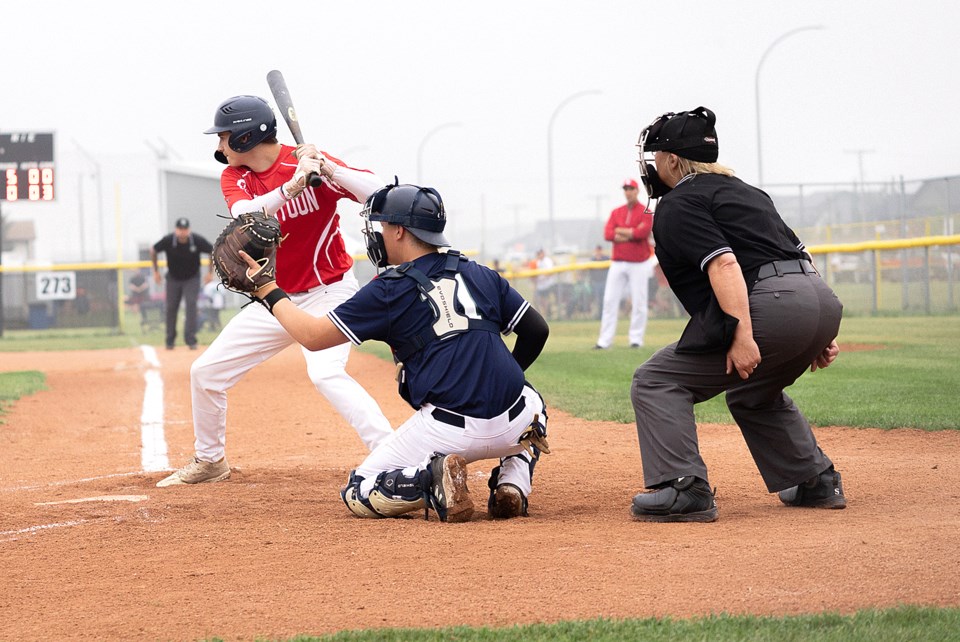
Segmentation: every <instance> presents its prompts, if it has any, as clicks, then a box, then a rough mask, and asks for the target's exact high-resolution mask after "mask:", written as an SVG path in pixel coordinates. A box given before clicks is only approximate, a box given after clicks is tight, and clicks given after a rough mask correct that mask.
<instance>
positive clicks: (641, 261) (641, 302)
mask: <svg viewBox="0 0 960 642" xmlns="http://www.w3.org/2000/svg"><path fill="white" fill-rule="evenodd" d="M638 187H639V186H638V185H637V181H635V180H633V179H632V178H628V179H627V180H625V181H624V182H623V193H624V195H625V196H626V197H627V203H626V205H623V206H621V207H618V208H617V209H615V210H613V211H612V212H610V218H609V220H607V226H606V228H605V229H604V234H603V236H604V238H605V239H607V240H608V241H610V242H612V243H613V256H612V260H611V262H610V270H609V271H608V272H607V283H606V287H605V289H604V293H603V316H602V318H601V320H600V337H599V338H598V339H597V345H596V346H594V349H595V350H605V349H607V348H609V347H610V346H611V345H613V337H614V335H616V333H617V316H618V312H619V310H620V301H621V300H622V299H623V292H624V288H627V287H629V292H630V301H631V303H632V308H631V312H630V333H629V339H630V347H632V348H639V347H640V346H642V345H643V335H644V333H645V332H646V330H647V286H648V284H649V282H650V276H651V275H652V273H653V265H654V262H653V261H651V260H650V259H651V257H652V255H653V249H652V248H651V246H650V231H651V230H652V229H653V212H651V211H650V210H648V209H647V208H646V206H644V205H643V204H641V203H640V201H639V200H637V194H638V189H637V188H638Z"/></svg>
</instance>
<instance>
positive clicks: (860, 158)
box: [843, 149, 876, 223]
mask: <svg viewBox="0 0 960 642" xmlns="http://www.w3.org/2000/svg"><path fill="white" fill-rule="evenodd" d="M875 151H876V150H873V149H845V150H843V153H844V154H856V155H857V167H858V169H859V176H860V182H859V183H858V185H859V189H858V190H857V216H858V218H859V219H860V222H861V223H863V222H865V220H866V218H865V216H864V212H863V202H862V201H863V194H864V188H863V183H864V181H863V156H864V154H872V153H874V152H875Z"/></svg>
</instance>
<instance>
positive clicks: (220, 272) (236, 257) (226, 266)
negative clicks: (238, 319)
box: [211, 211, 283, 298]
mask: <svg viewBox="0 0 960 642" xmlns="http://www.w3.org/2000/svg"><path fill="white" fill-rule="evenodd" d="M282 240H283V238H282V237H281V236H280V222H279V221H278V220H277V219H276V218H275V217H273V216H269V215H268V214H267V213H266V212H264V211H257V212H250V213H247V214H241V215H239V216H237V217H236V218H235V219H233V220H232V221H230V222H229V223H227V226H226V227H224V228H223V231H222V232H220V236H218V237H217V241H216V242H215V243H214V244H213V254H212V256H211V258H212V259H213V266H214V267H215V268H216V270H217V276H218V277H220V282H221V283H222V284H223V285H224V287H226V288H227V289H228V290H232V291H234V292H239V293H241V294H245V295H247V296H250V295H251V294H253V293H254V292H256V291H257V290H258V289H259V288H262V287H263V286H265V285H267V284H269V283H273V282H274V281H276V280H277V277H276V271H277V270H276V262H275V257H276V254H277V248H278V247H280V242H281V241H282ZM240 250H243V251H244V252H246V253H247V254H248V255H250V258H252V259H253V260H254V261H256V262H257V263H259V264H260V269H259V270H257V271H256V272H254V273H252V274H249V275H248V274H247V271H248V269H249V268H248V266H247V262H246V261H245V260H244V259H243V257H242V256H240ZM251 298H253V297H251Z"/></svg>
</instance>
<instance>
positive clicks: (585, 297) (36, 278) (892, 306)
mask: <svg viewBox="0 0 960 642" xmlns="http://www.w3.org/2000/svg"><path fill="white" fill-rule="evenodd" d="M958 246H960V235H957V234H954V235H938V236H920V237H915V238H908V239H889V240H875V241H861V242H857V243H831V244H822V245H815V246H812V247H810V248H809V250H810V252H811V254H813V256H814V260H815V262H816V264H817V266H818V268H819V269H820V271H821V273H822V275H823V277H824V278H825V279H826V280H827V281H828V282H829V283H830V285H831V286H832V287H833V288H834V290H835V291H836V292H837V294H838V295H839V296H840V299H841V300H842V301H843V303H844V309H845V311H846V313H848V314H851V313H852V314H903V313H906V314H938V313H947V312H955V311H957V309H958V303H960V300H958V293H957V281H958V279H960V247H958ZM354 258H355V260H356V261H357V266H356V268H355V269H356V272H357V274H358V277H359V278H360V280H361V282H366V281H368V280H369V279H370V278H371V277H372V276H373V274H374V270H373V269H372V268H371V266H370V264H369V263H368V262H367V261H366V257H365V256H356V257H354ZM554 261H555V263H556V264H557V265H556V266H555V267H553V268H551V269H549V270H533V269H521V270H509V271H506V272H504V273H503V275H504V276H505V277H506V278H507V279H509V280H510V281H511V283H512V284H513V285H514V287H516V288H517V289H518V290H519V291H520V292H521V294H523V295H524V296H525V297H527V298H528V299H529V300H530V301H531V302H533V303H534V305H535V306H536V307H537V308H538V309H539V310H541V311H542V312H543V313H544V315H545V316H546V317H547V318H549V319H554V320H556V319H599V318H600V309H601V303H602V298H603V287H604V282H605V279H606V271H607V268H608V267H609V265H610V262H609V261H590V260H583V259H582V258H580V257H577V256H573V255H570V256H558V257H554ZM160 263H161V267H163V266H164V263H163V262H162V261H161V262H160ZM204 263H205V264H206V261H204ZM205 269H206V268H204V271H205ZM656 272H657V274H656V275H655V276H654V278H653V279H651V283H650V285H651V287H650V302H649V303H650V314H651V316H652V317H653V318H657V317H662V318H672V317H680V316H683V315H684V314H685V313H684V312H683V310H682V309H681V307H680V305H679V303H678V302H677V300H676V297H674V295H673V293H672V292H671V291H670V288H669V287H667V284H666V282H665V280H664V279H663V277H662V274H660V273H659V271H658V270H657V271H656ZM137 273H140V274H141V275H142V276H143V277H144V278H145V279H146V281H147V283H149V285H150V290H149V293H148V296H147V301H146V303H144V304H142V305H139V306H133V305H127V304H126V303H125V302H126V301H127V300H128V297H129V295H130V280H131V279H132V278H133V277H134V275H135V274H137ZM0 285H2V292H0V296H2V303H3V305H2V318H0V330H21V329H33V330H46V329H62V328H85V327H105V328H113V329H115V330H117V331H119V332H124V331H125V330H127V329H130V328H131V327H132V326H134V325H139V326H141V327H143V326H156V327H158V328H159V327H162V324H163V319H164V285H163V283H160V284H157V283H154V281H153V279H152V270H151V264H150V262H149V261H132V262H121V263H92V264H91V263H87V264H84V263H74V264H61V265H46V266H8V265H5V266H0ZM224 295H225V299H226V309H228V310H229V309H236V308H239V307H240V306H242V305H243V304H245V303H246V302H247V299H246V298H244V297H243V296H240V295H238V294H235V293H232V292H224ZM205 303H206V302H204V301H203V300H201V302H200V320H201V322H203V320H204V316H205V312H204V311H205V310H206V309H207V307H206V306H205ZM623 313H624V314H626V313H627V303H626V302H624V305H623Z"/></svg>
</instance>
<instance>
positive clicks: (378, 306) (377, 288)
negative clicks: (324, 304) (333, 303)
mask: <svg viewBox="0 0 960 642" xmlns="http://www.w3.org/2000/svg"><path fill="white" fill-rule="evenodd" d="M327 318H329V319H330V320H331V321H332V322H333V324H334V325H335V326H337V328H338V329H339V330H340V331H341V332H342V333H343V334H344V336H346V337H347V339H349V340H350V342H351V343H353V344H355V345H360V344H361V343H363V342H364V341H369V340H371V339H376V340H380V341H384V340H386V338H387V336H389V332H390V302H389V297H388V293H387V289H386V287H385V284H384V282H383V281H382V280H380V279H374V280H373V281H371V282H370V283H367V284H366V285H365V286H363V287H362V288H360V291H359V292H357V293H356V294H354V295H353V296H352V297H350V299H348V300H347V301H344V302H343V303H341V304H340V305H338V306H337V307H336V309H334V310H331V311H330V312H328V313H327Z"/></svg>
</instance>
